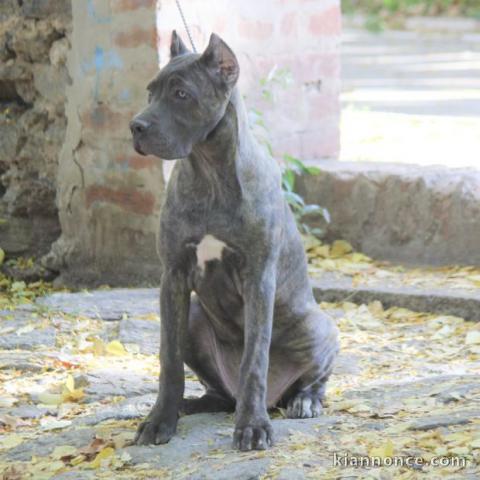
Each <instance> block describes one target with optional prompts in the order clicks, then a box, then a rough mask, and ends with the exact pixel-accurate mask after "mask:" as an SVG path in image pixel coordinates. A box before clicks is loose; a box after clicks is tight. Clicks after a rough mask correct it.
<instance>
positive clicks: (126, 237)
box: [44, 0, 164, 285]
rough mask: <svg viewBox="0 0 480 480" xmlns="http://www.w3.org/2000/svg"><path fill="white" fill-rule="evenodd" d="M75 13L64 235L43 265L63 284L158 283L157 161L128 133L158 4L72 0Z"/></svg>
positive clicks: (153, 65) (149, 64)
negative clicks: (138, 147)
mask: <svg viewBox="0 0 480 480" xmlns="http://www.w3.org/2000/svg"><path fill="white" fill-rule="evenodd" d="M72 16H73V32H72V39H71V44H72V46H71V51H70V53H69V57H68V69H69V74H70V77H71V78H72V84H71V85H70V86H69V87H68V88H67V92H66V97H67V105H66V115H67V121H68V126H67V133H66V139H65V143H64V146H63V149H62V152H61V155H60V165H59V173H58V195H57V203H58V208H59V215H60V222H61V227H62V236H61V238H60V239H59V241H57V242H56V243H55V244H54V245H53V247H52V250H51V252H50V254H49V255H48V256H47V257H46V258H45V259H44V261H45V263H46V264H47V266H49V267H51V268H55V269H56V270H59V271H60V272H61V277H60V281H61V282H64V283H67V284H77V285H79V284H89V285H94V284H98V283H110V284H115V285H122V284H123V285H133V284H136V283H137V284H138V283H141V282H148V281H155V280H156V279H158V278H159V265H158V260H157V256H156V248H155V237H156V232H157V229H158V212H159V204H160V199H161V194H162V192H163V187H164V183H163V176H162V167H161V161H160V160H158V159H155V158H154V157H142V156H139V155H137V154H135V152H134V151H133V149H132V146H131V137H130V132H129V129H128V123H129V120H130V119H131V117H132V115H134V114H135V113H136V112H137V110H139V109H140V107H141V106H142V105H144V104H145V102H146V92H145V86H146V84H147V82H148V80H149V79H150V78H152V77H153V76H154V75H155V73H156V72H157V70H158V57H157V51H156V32H155V1H154V0H85V1H73V2H72Z"/></svg>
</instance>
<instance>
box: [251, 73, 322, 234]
mask: <svg viewBox="0 0 480 480" xmlns="http://www.w3.org/2000/svg"><path fill="white" fill-rule="evenodd" d="M292 80H293V79H292V75H291V72H290V71H289V70H288V69H286V68H277V67H276V66H275V67H274V68H273V69H272V70H271V71H270V73H269V74H268V75H267V77H266V78H262V79H261V80H260V86H261V88H262V97H263V98H264V100H266V101H268V102H271V103H274V101H275V95H274V87H280V88H287V87H288V86H289V85H291V84H292V83H293V82H292ZM249 113H250V122H251V123H252V124H253V126H254V127H257V128H256V133H257V138H258V140H259V141H260V143H261V144H262V145H264V146H265V148H266V149H267V150H268V152H269V153H270V155H272V156H273V157H275V156H276V155H275V152H274V150H273V148H272V144H271V142H270V140H269V130H268V127H267V125H266V122H265V118H264V115H263V112H261V111H260V110H257V109H251V110H250V112H249ZM282 160H283V162H282V164H283V165H282V189H283V192H284V195H285V199H286V200H287V202H288V204H289V205H290V208H291V210H292V212H293V215H294V216H295V220H296V222H297V225H298V228H299V230H300V232H301V233H303V234H309V235H314V236H316V237H319V238H320V237H321V236H323V235H324V233H325V232H324V230H323V229H321V228H319V227H315V228H312V227H310V226H309V224H308V223H307V221H308V220H313V219H322V220H323V221H324V222H326V223H329V222H330V215H329V213H328V211H327V209H325V208H323V207H321V206H319V205H314V204H308V203H306V202H305V200H304V199H303V198H302V196H301V195H300V194H299V193H298V191H296V190H295V181H296V178H297V176H299V175H318V174H319V173H321V170H320V169H319V168H318V167H314V166H308V165H306V164H305V163H303V162H302V161H301V160H300V159H298V158H295V157H292V156H291V155H289V154H287V153H284V154H283V155H282Z"/></svg>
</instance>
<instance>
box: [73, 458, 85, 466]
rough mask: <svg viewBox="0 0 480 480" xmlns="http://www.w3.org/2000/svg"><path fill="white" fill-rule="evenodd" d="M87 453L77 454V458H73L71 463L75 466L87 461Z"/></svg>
mask: <svg viewBox="0 0 480 480" xmlns="http://www.w3.org/2000/svg"><path fill="white" fill-rule="evenodd" d="M85 458H86V457H85V455H78V456H76V457H75V458H72V459H71V460H70V463H71V464H72V465H73V466H75V465H79V464H80V463H82V462H84V461H85Z"/></svg>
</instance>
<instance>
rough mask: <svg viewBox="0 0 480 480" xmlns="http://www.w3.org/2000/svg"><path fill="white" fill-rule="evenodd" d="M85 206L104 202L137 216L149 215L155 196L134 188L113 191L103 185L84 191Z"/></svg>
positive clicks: (151, 211)
mask: <svg viewBox="0 0 480 480" xmlns="http://www.w3.org/2000/svg"><path fill="white" fill-rule="evenodd" d="M85 199H86V205H87V208H90V207H91V206H92V204H93V203H96V202H106V203H113V204H115V205H118V206H119V207H120V208H122V209H123V210H126V211H128V212H132V213H137V214H139V215H151V214H152V213H153V210H154V207H155V196H154V195H153V194H152V193H150V192H143V191H141V190H137V189H134V188H124V189H113V188H109V187H105V186H104V185H92V186H90V187H88V188H87V190H86V195H85Z"/></svg>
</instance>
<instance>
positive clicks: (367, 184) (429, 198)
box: [298, 161, 480, 265]
mask: <svg viewBox="0 0 480 480" xmlns="http://www.w3.org/2000/svg"><path fill="white" fill-rule="evenodd" d="M312 165H315V166H317V167H319V168H320V169H321V173H320V174H318V175H309V176H305V177H299V178H298V187H299V192H300V194H301V195H302V196H303V197H304V198H305V200H306V202H307V203H313V204H318V205H321V206H322V207H325V208H326V209H327V210H328V211H329V212H330V217H331V222H330V224H329V225H327V226H325V225H324V224H323V223H321V224H317V225H314V226H321V227H324V228H326V229H327V237H326V240H327V241H330V240H336V239H340V238H341V239H344V240H347V241H348V242H350V243H351V244H352V245H353V247H354V248H355V250H356V251H360V252H362V253H365V254H366V255H368V256H369V257H371V258H375V259H376V260H388V261H393V262H397V263H400V264H406V265H480V188H479V185H480V170H478V169H477V168H464V169H453V168H446V167H438V166H432V167H420V166H418V165H407V164H405V165H403V164H402V165H401V164H386V163H366V162H365V163H364V162H343V161H316V162H312ZM312 223H313V222H312Z"/></svg>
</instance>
